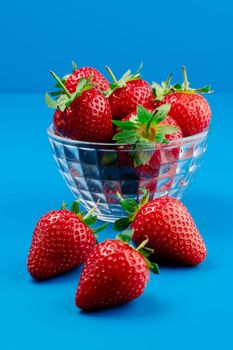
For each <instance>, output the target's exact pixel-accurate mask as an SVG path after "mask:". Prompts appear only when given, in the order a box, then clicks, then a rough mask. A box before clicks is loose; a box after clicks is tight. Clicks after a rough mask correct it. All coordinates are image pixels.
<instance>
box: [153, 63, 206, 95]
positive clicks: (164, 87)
mask: <svg viewBox="0 0 233 350" xmlns="http://www.w3.org/2000/svg"><path fill="white" fill-rule="evenodd" d="M182 73H183V79H184V81H183V83H182V84H180V83H176V84H174V85H171V84H170V83H171V77H172V74H170V75H169V77H168V79H167V81H165V82H164V81H163V82H162V83H161V84H158V83H156V82H153V83H152V85H151V87H152V90H153V93H154V95H155V99H156V101H161V100H162V99H163V98H164V97H165V96H166V95H167V94H169V93H173V92H186V93H200V94H208V93H211V92H213V91H212V90H211V87H210V86H209V85H206V86H204V87H202V88H198V89H194V88H190V83H189V81H188V77H187V71H186V68H185V66H182Z"/></svg>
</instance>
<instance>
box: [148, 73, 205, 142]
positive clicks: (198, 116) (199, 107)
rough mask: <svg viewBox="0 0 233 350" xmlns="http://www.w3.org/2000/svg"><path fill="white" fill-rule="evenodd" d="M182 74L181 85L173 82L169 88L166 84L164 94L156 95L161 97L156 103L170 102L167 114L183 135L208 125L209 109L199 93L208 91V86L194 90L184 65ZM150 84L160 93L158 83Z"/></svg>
mask: <svg viewBox="0 0 233 350" xmlns="http://www.w3.org/2000/svg"><path fill="white" fill-rule="evenodd" d="M183 74H184V84H183V85H182V86H181V85H180V84H175V85H174V86H171V87H170V88H168V86H166V88H165V91H164V96H157V97H161V98H162V100H161V101H160V102H158V105H162V104H164V103H168V104H170V105H171V109H170V111H169V115H170V116H171V117H173V118H174V119H175V120H176V121H177V122H178V123H179V125H180V127H181V129H182V131H183V134H184V136H191V135H195V134H197V133H199V132H201V131H203V130H204V129H206V128H207V127H208V126H209V123H210V119H211V109H210V106H209V104H208V102H207V100H206V99H205V98H204V97H203V96H201V95H200V94H199V93H206V92H207V93H208V92H210V87H209V86H205V87H204V88H202V89H196V90H195V89H190V88H189V83H188V80H187V74H186V70H185V67H183ZM152 86H154V92H155V95H156V94H158V95H161V90H159V87H158V85H157V84H154V85H152ZM198 92H199V93H198ZM162 95H163V93H162Z"/></svg>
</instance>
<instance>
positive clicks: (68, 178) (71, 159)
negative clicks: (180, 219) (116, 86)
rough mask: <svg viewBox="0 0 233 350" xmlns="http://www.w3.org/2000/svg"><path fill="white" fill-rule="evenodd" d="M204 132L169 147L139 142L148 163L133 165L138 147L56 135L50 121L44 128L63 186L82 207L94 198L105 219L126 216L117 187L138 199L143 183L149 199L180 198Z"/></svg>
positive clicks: (196, 161)
mask: <svg viewBox="0 0 233 350" xmlns="http://www.w3.org/2000/svg"><path fill="white" fill-rule="evenodd" d="M207 135H208V131H204V132H202V133H200V134H198V135H194V136H191V137H187V138H183V139H179V140H174V141H171V142H170V143H169V144H168V145H162V146H161V145H159V146H158V145H157V146H156V145H155V144H149V145H146V146H143V147H142V149H140V155H139V156H140V157H143V156H144V155H146V157H147V158H149V159H150V163H149V165H146V166H139V167H135V166H134V162H133V159H134V156H135V152H139V151H137V150H133V151H132V150H131V146H130V145H123V146H122V145H115V144H99V143H89V142H80V141H76V140H70V139H66V138H63V137H60V136H57V135H55V134H54V131H53V126H52V125H51V126H50V128H49V129H48V136H49V141H50V144H51V148H52V152H53V156H54V159H55V161H56V163H57V166H58V169H59V171H60V173H61V175H62V176H63V178H64V180H65V182H66V184H67V186H68V187H69V188H70V190H71V191H72V192H73V194H74V195H75V197H76V198H78V199H79V200H80V202H81V203H82V205H83V206H84V207H85V208H86V209H87V210H88V209H90V208H91V207H93V205H94V204H95V203H96V202H97V200H99V205H98V208H97V209H96V214H97V215H98V216H99V218H100V219H102V220H104V221H110V222H113V221H114V220H115V219H117V218H120V217H122V216H125V213H124V211H123V210H122V209H121V206H120V204H119V199H118V197H117V192H118V191H119V192H120V193H121V194H122V196H123V197H131V198H134V199H136V200H137V201H139V200H140V199H141V196H142V194H141V192H140V188H141V187H143V186H144V187H146V188H147V189H148V190H149V192H150V199H154V198H156V197H161V196H164V195H170V196H173V197H176V198H179V199H180V198H181V197H182V195H183V193H184V191H185V189H186V188H187V186H188V185H189V183H190V181H191V180H192V178H193V175H194V173H195V172H196V171H197V170H198V168H199V167H200V166H201V163H202V157H203V154H204V153H205V151H206V147H207ZM137 155H138V153H137ZM137 155H136V156H137ZM143 158H144V157H143Z"/></svg>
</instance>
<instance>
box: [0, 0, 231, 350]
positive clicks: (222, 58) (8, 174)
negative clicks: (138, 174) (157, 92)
mask: <svg viewBox="0 0 233 350" xmlns="http://www.w3.org/2000/svg"><path fill="white" fill-rule="evenodd" d="M231 12H232V7H231V5H230V1H226V0H224V1H221V3H218V4H217V3H214V2H211V1H189V2H187V1H177V2H171V1H166V2H164V3H158V2H155V1H144V2H143V3H141V2H139V1H138V2H137V1H135V2H131V1H128V2H126V1H124V2H123V1H118V2H116V3H111V2H107V1H101V2H94V1H89V2H88V3H84V2H82V3H81V2H80V3H79V2H77V1H69V2H66V3H65V2H55V1H50V2H46V1H44V0H43V1H40V3H38V4H32V3H31V2H26V1H23V2H16V1H11V2H7V3H4V4H2V5H1V15H2V16H1V22H0V35H1V55H0V70H1V79H0V90H1V91H2V93H1V94H0V105H1V114H0V120H1V131H2V132H1V138H0V147H1V148H0V149H1V163H0V164H1V175H0V176H1V181H0V183H1V201H0V216H1V230H0V231H1V245H0V300H1V312H0V333H1V335H0V347H1V348H2V349H4V350H15V349H16V348H18V349H24V350H28V349H30V350H31V349H33V350H37V349H38V350H39V349H42V348H43V349H55V348H56V349H58V350H60V349H72V348H79V347H83V348H87V349H90V348H95V349H103V348H107V347H108V348H110V349H120V348H121V349H124V348H126V347H130V348H131V347H132V348H134V349H145V348H148V347H150V348H156V349H158V350H160V349H163V350H166V349H181V350H182V349H187V348H188V349H190V350H192V349H197V348H198V349H206V348H210V349H215V348H216V349H220V348H221V349H231V348H232V347H233V339H232V311H233V301H232V293H233V283H232V277H233V276H232V275H233V274H232V246H233V235H232V233H233V232H232V212H233V208H232V195H233V189H232V170H233V166H232V152H231V148H232V145H231V144H232V142H231V134H230V135H229V130H230V125H231V120H232V104H233V94H232V92H230V91H232V90H231V80H232V67H231V63H232V51H233V48H232V45H231V42H232V18H231V17H232V15H231ZM71 59H76V60H77V61H78V63H79V64H80V65H95V66H96V67H97V68H100V67H103V66H104V64H105V63H108V64H109V65H111V66H112V67H113V68H115V70H116V71H117V73H119V74H120V73H121V72H122V71H123V70H125V69H126V68H128V66H132V68H136V67H137V66H138V64H139V63H140V62H141V61H143V62H144V65H145V68H144V76H145V77H146V78H147V79H149V80H152V79H157V80H162V79H163V78H164V76H165V75H167V73H168V72H170V70H174V71H175V80H176V79H178V77H179V76H180V72H179V67H180V65H181V64H182V63H185V64H186V65H187V67H188V69H189V71H190V80H192V82H193V85H196V86H200V85H202V84H205V83H208V82H210V83H211V84H212V85H213V88H214V89H215V90H217V93H216V94H214V95H211V96H208V99H209V101H210V104H211V107H212V110H213V121H212V127H211V134H210V139H209V148H208V151H207V154H206V157H205V162H204V165H203V167H202V168H201V169H200V171H199V173H198V174H197V177H196V179H195V181H194V183H193V184H192V186H190V188H189V189H188V190H187V192H186V194H185V196H184V198H183V200H184V203H185V204H186V205H187V207H188V208H189V210H190V211H191V213H192V215H193V217H194V219H195V220H196V223H197V226H198V227H199V229H200V231H201V233H202V234H203V236H204V238H205V241H206V244H207V247H208V258H207V259H206V261H205V262H204V263H203V264H202V265H200V266H198V267H196V268H168V267H167V268H161V274H160V275H159V276H152V277H151V281H150V283H149V285H148V287H147V288H146V290H145V293H144V295H143V296H142V297H140V298H138V299H137V300H135V301H134V302H132V303H129V304H128V305H125V306H122V307H119V308H115V309H112V310H107V311H103V312H98V313H91V314H83V313H81V312H80V311H79V310H78V309H77V308H76V307H75V305H74V296H75V290H76V286H77V283H78V279H79V274H80V271H81V268H80V269H77V270H75V271H73V272H71V273H69V274H67V275H65V276H61V277H59V278H56V279H53V280H51V281H48V282H44V283H36V282H33V281H32V280H31V278H30V276H29V275H28V273H27V269H26V261H27V254H28V249H29V246H30V242H31V235H32V231H33V228H34V225H35V223H36V221H37V220H38V218H39V217H40V216H42V215H43V214H44V213H45V212H46V211H48V210H50V209H54V208H59V207H60V203H61V201H62V200H63V199H65V200H66V201H67V202H71V200H72V199H73V197H72V195H71V194H70V192H69V191H68V189H67V188H66V187H65V184H64V182H63V180H62V178H61V177H60V175H58V173H57V170H56V166H55V163H54V161H53V159H52V156H51V152H50V148H49V145H48V141H47V136H46V133H45V129H46V127H47V126H48V124H49V122H50V120H51V110H49V109H47V107H46V106H45V104H44V96H43V94H42V91H44V90H46V89H48V87H49V85H50V84H51V79H50V77H49V75H48V73H47V71H48V69H49V68H54V69H55V70H56V71H57V72H58V73H59V74H63V73H65V72H66V71H67V69H69V61H70V60H71ZM19 92H21V93H19ZM22 92H27V93H22ZM36 92H37V93H36ZM228 92H229V93H228ZM111 236H113V232H112V231H111V229H109V230H107V231H106V233H105V234H103V236H102V237H103V238H104V237H111Z"/></svg>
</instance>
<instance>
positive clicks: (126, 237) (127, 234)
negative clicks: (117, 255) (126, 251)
mask: <svg viewBox="0 0 233 350" xmlns="http://www.w3.org/2000/svg"><path fill="white" fill-rule="evenodd" d="M132 235H133V230H127V231H124V232H122V233H119V234H118V235H117V236H116V239H118V240H120V241H122V242H124V243H126V244H130V241H131V238H132ZM148 242H149V239H148V238H147V239H145V240H144V241H143V242H142V243H141V244H140V245H139V246H138V247H137V248H136V249H135V248H134V247H132V246H131V248H133V249H135V250H136V251H137V252H138V253H139V254H141V255H142V256H143V257H144V260H145V262H146V264H147V266H148V268H149V269H150V270H151V271H152V272H153V273H155V274H159V267H158V265H157V264H156V263H154V262H151V261H150V260H148V257H149V256H150V255H151V254H153V253H154V249H151V248H149V247H146V244H147V243H148Z"/></svg>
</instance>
